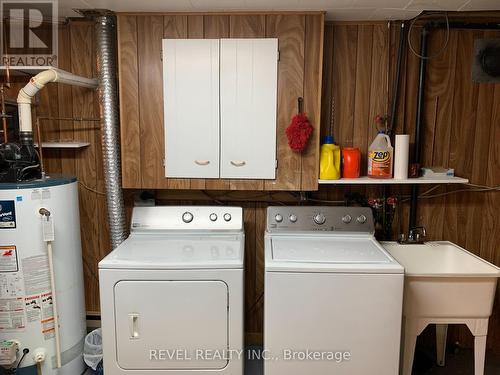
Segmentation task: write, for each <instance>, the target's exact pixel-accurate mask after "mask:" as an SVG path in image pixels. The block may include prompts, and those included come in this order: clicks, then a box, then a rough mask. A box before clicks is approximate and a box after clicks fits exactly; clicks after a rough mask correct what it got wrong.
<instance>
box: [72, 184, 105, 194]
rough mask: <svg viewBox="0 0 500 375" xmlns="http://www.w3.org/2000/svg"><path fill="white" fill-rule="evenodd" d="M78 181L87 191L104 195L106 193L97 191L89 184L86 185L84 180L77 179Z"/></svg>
mask: <svg viewBox="0 0 500 375" xmlns="http://www.w3.org/2000/svg"><path fill="white" fill-rule="evenodd" d="M78 183H79V184H80V185H81V186H82V187H83V188H84V189H86V190H88V191H91V192H92V193H96V194H99V195H106V193H104V192H102V191H98V190H95V189H93V188H91V187H90V186H88V185H86V184H85V183H84V182H82V181H78Z"/></svg>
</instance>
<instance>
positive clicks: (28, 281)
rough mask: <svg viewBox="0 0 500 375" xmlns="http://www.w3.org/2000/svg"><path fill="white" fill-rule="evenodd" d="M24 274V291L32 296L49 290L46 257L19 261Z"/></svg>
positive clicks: (41, 256)
mask: <svg viewBox="0 0 500 375" xmlns="http://www.w3.org/2000/svg"><path fill="white" fill-rule="evenodd" d="M21 264H22V266H23V268H22V269H23V272H24V290H25V292H26V295H28V296H33V295H37V294H42V293H46V292H47V291H48V290H50V274H49V261H48V258H47V256H46V255H37V256H33V257H29V258H24V259H21Z"/></svg>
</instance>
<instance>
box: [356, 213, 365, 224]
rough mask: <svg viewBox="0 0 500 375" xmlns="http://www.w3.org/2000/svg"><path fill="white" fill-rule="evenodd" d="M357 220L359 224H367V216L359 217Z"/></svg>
mask: <svg viewBox="0 0 500 375" xmlns="http://www.w3.org/2000/svg"><path fill="white" fill-rule="evenodd" d="M356 220H357V221H358V223H360V224H364V223H366V216H365V215H359V216H358V218H357V219H356Z"/></svg>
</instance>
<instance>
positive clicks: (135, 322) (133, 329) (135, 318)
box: [128, 314, 139, 339]
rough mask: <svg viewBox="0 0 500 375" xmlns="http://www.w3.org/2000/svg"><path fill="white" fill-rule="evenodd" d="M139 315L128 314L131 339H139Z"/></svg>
mask: <svg viewBox="0 0 500 375" xmlns="http://www.w3.org/2000/svg"><path fill="white" fill-rule="evenodd" d="M138 326H139V314H128V327H129V332H130V338H131V339H138V338H139V327H138Z"/></svg>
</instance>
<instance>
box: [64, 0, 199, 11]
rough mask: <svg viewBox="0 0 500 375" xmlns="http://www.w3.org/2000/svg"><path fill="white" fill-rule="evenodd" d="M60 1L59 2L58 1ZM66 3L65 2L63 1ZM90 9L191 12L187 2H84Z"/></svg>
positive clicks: (182, 0)
mask: <svg viewBox="0 0 500 375" xmlns="http://www.w3.org/2000/svg"><path fill="white" fill-rule="evenodd" d="M59 1H61V0H59ZM63 1H66V0H63ZM85 1H86V2H87V3H88V4H89V5H90V6H91V7H92V8H96V9H109V10H112V11H115V12H184V11H187V12H188V11H192V10H193V7H192V5H191V2H190V1H189V0H168V1H165V0H141V1H137V0H85Z"/></svg>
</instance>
